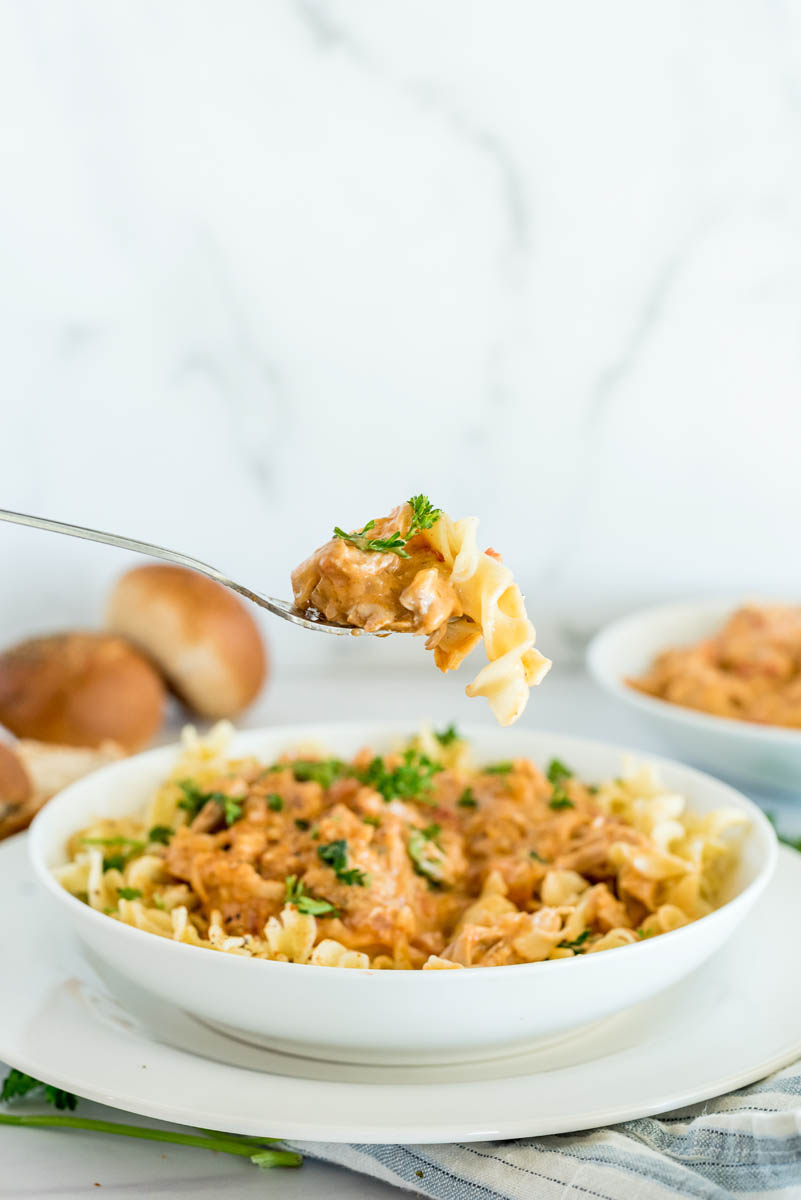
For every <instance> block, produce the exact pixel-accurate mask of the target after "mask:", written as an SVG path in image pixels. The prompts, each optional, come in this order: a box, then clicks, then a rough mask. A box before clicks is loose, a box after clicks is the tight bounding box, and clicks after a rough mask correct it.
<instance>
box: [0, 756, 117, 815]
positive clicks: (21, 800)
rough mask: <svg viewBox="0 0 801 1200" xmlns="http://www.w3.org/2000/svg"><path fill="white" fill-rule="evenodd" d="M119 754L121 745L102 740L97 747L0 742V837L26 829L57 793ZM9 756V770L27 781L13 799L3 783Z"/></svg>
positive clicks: (115, 758)
mask: <svg viewBox="0 0 801 1200" xmlns="http://www.w3.org/2000/svg"><path fill="white" fill-rule="evenodd" d="M122 757H123V751H122V748H121V747H120V746H118V745H117V744H116V743H115V742H104V743H103V745H102V746H100V748H99V749H97V750H92V749H86V748H84V747H82V746H81V747H78V746H53V745H51V744H50V743H47V742H34V741H28V740H25V741H21V742H16V743H15V745H14V747H13V750H12V749H11V748H9V747H8V746H4V745H3V744H2V743H0V839H1V838H4V837H9V836H10V835H11V834H12V833H18V832H19V831H20V830H21V829H26V828H27V827H28V825H30V823H31V821H32V820H33V818H34V817H35V816H36V814H37V812H38V811H39V809H40V808H41V807H42V805H43V804H45V803H46V801H48V800H49V799H50V797H51V796H54V795H55V794H56V792H60V791H61V790H62V789H63V788H65V787H68V786H69V784H71V783H74V782H75V780H76V779H80V778H81V777H82V776H84V775H88V774H89V772H90V771H95V770H97V768H98V767H103V766H105V765H106V763H110V762H115V761H116V760H117V759H119V758H122ZM8 759H11V760H14V763H15V765H14V767H13V768H12V769H13V770H15V771H19V770H21V771H22V774H23V776H24V779H25V783H26V788H27V791H26V793H25V794H24V795H22V793H21V792H20V791H17V792H16V793H15V795H16V799H15V798H14V795H13V794H12V793H11V791H10V790H9V788H8V785H7V784H4V779H8V778H9V776H8V774H7V771H6V767H7V764H8ZM17 778H19V776H17ZM4 788H5V790H4Z"/></svg>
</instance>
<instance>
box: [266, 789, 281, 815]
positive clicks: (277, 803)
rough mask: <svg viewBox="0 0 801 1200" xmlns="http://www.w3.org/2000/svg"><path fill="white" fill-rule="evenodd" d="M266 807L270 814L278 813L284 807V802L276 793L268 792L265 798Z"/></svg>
mask: <svg viewBox="0 0 801 1200" xmlns="http://www.w3.org/2000/svg"><path fill="white" fill-rule="evenodd" d="M267 807H268V808H269V810H270V812H280V811H281V809H282V808H283V807H284V802H283V800H282V799H281V797H280V796H279V795H278V794H277V793H276V792H270V794H269V796H268V797H267Z"/></svg>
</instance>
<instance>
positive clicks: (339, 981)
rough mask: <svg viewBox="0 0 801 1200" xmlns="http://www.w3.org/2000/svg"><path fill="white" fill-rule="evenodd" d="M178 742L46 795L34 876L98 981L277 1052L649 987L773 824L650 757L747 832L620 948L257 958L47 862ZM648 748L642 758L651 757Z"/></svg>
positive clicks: (725, 925)
mask: <svg viewBox="0 0 801 1200" xmlns="http://www.w3.org/2000/svg"><path fill="white" fill-rule="evenodd" d="M409 732H410V731H409V730H402V729H399V728H398V726H397V725H395V726H393V727H389V726H388V725H386V724H376V723H374V722H363V723H360V724H348V725H344V724H343V725H314V726H294V727H288V728H284V729H280V728H274V729H267V730H262V731H258V732H256V731H253V732H247V733H241V734H238V735H237V736H236V738H235V740H234V742H233V745H232V751H233V753H235V754H237V755H243V754H256V755H258V756H260V757H264V758H265V759H266V760H267V761H274V760H275V758H276V757H277V756H278V755H279V753H280V752H282V751H284V750H287V749H292V748H294V747H295V746H299V745H301V744H303V743H305V744H306V745H308V743H309V742H314V743H317V744H319V745H320V746H321V747H325V748H326V749H327V750H328V751H330V752H333V753H336V754H337V755H339V756H341V757H350V756H351V755H352V754H354V753H355V752H356V751H357V750H358V749H360V748H361V747H363V746H365V745H369V746H371V747H373V748H374V749H376V750H378V751H386V750H388V749H390V748H391V747H392V746H393V745H396V744H397V741H398V738H399V736H405V735H408V733H409ZM465 735H466V736H467V737H469V738H470V740H471V742H472V744H473V748H474V751H475V754H476V759H477V761H478V762H490V761H498V760H499V759H508V758H510V757H514V756H523V755H525V756H528V757H531V758H532V759H533V760H534V761H535V762H538V763H540V764H543V763H546V762H547V761H548V760H549V759H550V758H552V757H558V758H560V759H562V760H563V761H565V762H567V763H568V764H569V765H570V766H571V767H572V768H573V769H574V770H575V771H576V772H577V774H579V776H580V777H581V778H584V779H587V780H601V779H606V778H609V777H613V776H615V775H617V774H619V773H620V767H621V762H622V756H623V754H624V753H625V752H624V751H622V750H620V749H619V748H617V747H614V746H607V745H603V744H601V743H599V742H590V741H585V740H583V739H579V738H572V737H564V736H555V735H552V734H544V733H527V732H525V731H524V730H522V729H515V730H496V729H483V728H474V729H471V730H466V731H465ZM176 753H177V747H167V748H165V749H160V750H152V751H150V752H149V753H146V754H140V755H138V756H136V757H135V758H129V759H126V760H124V761H122V762H119V763H115V764H113V765H111V766H109V767H105V768H104V769H102V770H100V771H97V772H96V773H95V774H93V775H89V776H88V777H87V778H85V779H82V780H80V781H79V782H78V783H75V784H73V785H72V786H71V787H69V788H67V789H66V790H65V791H63V792H62V793H61V794H60V795H58V796H56V797H55V798H54V799H53V800H51V801H50V803H49V804H48V805H47V806H46V807H45V808H44V809H43V810H42V812H41V813H40V814H39V815H38V816H37V818H36V820H35V821H34V824H33V826H32V829H31V835H30V854H31V858H32V861H33V866H34V869H35V873H36V876H37V879H38V881H39V883H40V885H41V886H42V887H43V888H44V889H45V890H46V891H47V892H48V893H49V896H50V897H51V899H52V902H53V906H54V908H55V909H57V910H59V913H60V916H61V918H62V920H64V921H65V922H66V923H68V924H70V925H72V927H73V929H74V930H75V931H76V932H77V933H78V935H79V936H80V938H81V939H82V941H83V942H84V944H85V945H86V946H87V947H88V948H89V949H90V950H91V951H92V957H93V960H94V961H95V963H96V964H98V965H99V967H100V969H101V972H102V971H103V970H104V968H110V969H111V970H110V973H109V975H108V976H107V981H108V982H110V985H111V986H112V987H114V988H116V989H118V990H122V992H123V994H122V999H123V1002H124V982H123V983H122V984H121V983H120V977H122V979H123V980H124V979H130V980H133V981H135V983H137V984H138V985H140V986H141V987H144V988H145V989H147V990H148V991H150V992H151V993H153V994H155V995H156V996H158V997H160V998H161V999H163V1000H164V1001H165V1003H166V1004H174V1005H177V1006H178V1007H179V1008H181V1009H184V1010H186V1011H188V1012H189V1013H191V1014H193V1015H194V1016H196V1017H199V1018H200V1019H201V1020H204V1021H206V1022H208V1023H210V1024H212V1025H214V1026H216V1027H218V1028H222V1029H223V1030H224V1031H225V1032H227V1033H233V1034H235V1035H236V1036H238V1037H240V1038H244V1039H246V1040H249V1041H252V1042H255V1043H258V1044H262V1045H265V1044H266V1045H269V1046H271V1047H274V1048H278V1049H280V1050H283V1051H285V1052H289V1053H295V1054H302V1055H307V1056H314V1057H321V1058H327V1059H333V1060H337V1061H345V1062H363V1063H386V1064H391V1063H423V1062H425V1063H434V1062H454V1061H468V1060H471V1059H479V1058H487V1057H491V1056H494V1055H501V1054H510V1053H513V1052H514V1051H515V1050H516V1049H519V1048H521V1047H522V1046H524V1045H526V1044H530V1043H532V1042H533V1041H535V1040H537V1039H544V1038H550V1037H553V1036H555V1035H562V1034H565V1033H566V1031H569V1030H573V1029H576V1028H577V1027H579V1026H584V1025H587V1024H589V1023H591V1022H594V1021H598V1020H599V1019H601V1018H603V1017H606V1016H608V1015H609V1014H611V1013H613V1012H616V1011H618V1010H620V1009H623V1008H626V1007H628V1006H629V1005H633V1004H636V1003H637V1002H638V1001H640V1000H644V999H645V998H646V997H648V996H652V995H653V994H654V993H655V992H658V991H659V990H660V989H662V988H666V987H668V986H669V985H670V984H673V983H675V982H676V981H677V980H678V979H681V977H682V976H684V975H686V974H687V973H688V972H689V971H692V970H693V968H695V967H697V966H698V965H699V964H700V963H702V962H704V961H705V960H706V959H707V958H708V957H709V956H710V955H711V954H713V953H714V952H715V951H716V950H717V949H718V948H719V947H720V946H721V945H722V944H723V943H724V942H725V941H726V939H727V938H729V937H730V936H731V934H732V933H733V932H734V930H735V929H736V928H737V926H738V925H739V924H740V922H741V921H742V920H743V918H744V917H745V916H746V914H747V913H748V912H749V910H750V909H751V907H752V905H753V904H754V901H755V900H756V899H757V897H758V895H759V894H760V892H761V891H762V889H763V888H764V887H765V885H766V884H767V882H768V880H769V878H770V876H771V873H772V871H773V868H774V865H775V860H776V837H775V834H774V832H773V829H772V827H771V825H770V823H769V822H768V821H767V820H766V819H765V817H764V816H763V814H762V813H761V812H760V810H759V809H758V808H757V807H756V806H755V805H754V804H752V803H751V802H750V801H749V800H747V799H746V798H745V797H744V796H742V795H740V794H739V793H738V792H735V791H733V790H732V789H731V788H729V787H727V786H726V785H725V784H723V783H720V782H719V781H718V780H715V779H711V778H709V777H708V776H706V775H702V774H700V773H699V772H697V771H694V770H691V769H690V768H688V767H683V766H680V765H679V764H677V763H672V762H667V761H662V760H655V761H656V762H657V765H658V766H659V768H660V771H661V773H662V775H663V778H664V781H665V784H666V785H667V786H668V787H670V788H671V789H675V790H678V791H680V792H682V793H684V794H685V795H687V797H688V798H689V799H690V801H691V804H692V807H693V808H695V809H696V810H697V811H699V812H705V811H708V810H709V809H713V808H719V807H722V806H734V807H735V808H738V809H741V810H743V811H745V812H746V813H747V814H748V817H749V819H750V827H749V833H748V836H747V840H746V843H745V846H744V850H743V855H742V859H741V863H740V866H739V868H738V870H737V873H736V877H735V878H734V879H733V880H732V884H731V889H730V890H731V898H730V899H729V900H728V902H727V903H725V904H724V905H723V906H722V907H721V908H720V909H718V910H717V911H716V912H714V913H712V914H710V915H709V916H707V917H704V918H702V919H701V920H699V921H696V922H694V923H693V924H691V925H688V926H685V927H684V928H682V929H678V930H676V931H674V932H672V933H667V934H663V935H662V936H661V937H658V938H654V939H652V940H646V941H643V942H641V943H638V944H636V945H632V946H627V947H624V948H621V949H618V950H607V951H604V952H603V953H599V954H590V955H586V956H581V957H578V956H577V957H575V958H572V959H562V960H554V961H547V962H539V963H530V964H525V965H522V966H507V967H492V968H478V969H475V968H473V969H464V970H456V971H396V972H395V971H373V970H366V971H361V970H348V969H344V968H335V967H318V966H303V965H299V964H294V963H281V962H266V961H264V960H259V959H248V958H244V957H239V956H236V955H227V954H223V953H219V952H215V951H211V950H206V949H203V948H200V947H195V946H188V945H184V944H181V943H178V942H172V941H170V940H168V939H166V938H161V937H158V936H156V935H154V934H151V933H145V932H143V931H141V930H139V929H135V928H133V927H132V926H129V925H123V924H121V923H120V922H118V921H114V920H112V919H111V918H110V917H108V916H105V915H104V914H102V913H98V912H95V911H94V910H93V909H91V908H89V907H88V906H87V905H86V904H83V903H81V901H79V900H77V899H75V898H74V897H73V896H71V895H70V894H69V893H68V892H66V891H65V890H64V889H63V888H62V887H61V886H60V885H59V884H58V883H57V882H56V880H55V879H54V877H53V874H52V870H53V868H54V867H57V866H59V865H60V864H62V863H63V862H64V861H65V848H66V842H67V840H68V838H69V837H70V835H72V834H73V833H75V832H76V831H77V830H79V829H81V828H82V827H85V826H86V825H87V824H89V823H90V822H91V821H92V820H93V819H94V818H96V817H101V816H102V817H112V818H113V817H121V816H127V815H131V814H134V813H138V812H139V811H140V809H141V807H142V805H144V803H145V802H146V800H147V799H148V797H149V795H150V794H151V793H152V791H153V789H154V788H155V787H156V786H157V785H158V784H159V783H160V782H161V780H163V779H164V777H165V776H166V774H167V773H168V771H169V770H170V768H171V766H172V763H173V760H174V758H175V755H176ZM651 761H654V760H651Z"/></svg>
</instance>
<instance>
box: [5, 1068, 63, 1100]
mask: <svg viewBox="0 0 801 1200" xmlns="http://www.w3.org/2000/svg"><path fill="white" fill-rule="evenodd" d="M40 1088H41V1089H42V1090H43V1092H44V1099H45V1100H46V1101H47V1103H48V1104H53V1105H55V1107H56V1108H62V1109H63V1108H70V1109H71V1108H75V1106H76V1105H77V1103H78V1097H77V1096H73V1094H72V1092H65V1091H64V1090H63V1089H62V1088H57V1087H53V1086H52V1085H51V1084H49V1083H42V1082H41V1080H39V1079H34V1078H33V1076H32V1075H25V1074H24V1073H23V1072H22V1071H18V1070H17V1069H16V1068H15V1067H12V1068H11V1070H10V1071H9V1073H8V1075H6V1077H5V1079H4V1080H3V1087H2V1090H0V1100H3V1101H5V1103H6V1104H7V1103H8V1102H9V1101H10V1100H16V1099H17V1098H18V1097H20V1096H27V1095H28V1094H29V1093H30V1092H37V1091H38V1090H39V1089H40Z"/></svg>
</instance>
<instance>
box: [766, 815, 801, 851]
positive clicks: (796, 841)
mask: <svg viewBox="0 0 801 1200" xmlns="http://www.w3.org/2000/svg"><path fill="white" fill-rule="evenodd" d="M765 816H766V817H767V818H768V820H769V821H770V823H771V825H772V826H773V828H774V829H775V830H776V837H777V838H778V839H779V841H780V842H781V844H782V845H783V846H789V847H790V848H791V850H799V851H801V838H788V837H785V836H784V834H782V833H779V830H778V827H777V824H776V814H775V813H772V812H766V813H765Z"/></svg>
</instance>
